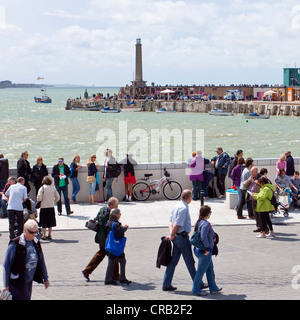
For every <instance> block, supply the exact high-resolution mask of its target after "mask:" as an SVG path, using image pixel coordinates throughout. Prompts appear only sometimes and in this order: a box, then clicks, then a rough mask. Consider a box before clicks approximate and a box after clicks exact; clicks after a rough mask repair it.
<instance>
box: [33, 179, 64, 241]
mask: <svg viewBox="0 0 300 320" xmlns="http://www.w3.org/2000/svg"><path fill="white" fill-rule="evenodd" d="M52 182H53V181H52V179H51V178H50V177H44V179H43V182H42V183H43V186H42V187H41V188H40V189H39V192H38V195H37V201H41V210H40V222H39V225H40V227H42V232H43V237H42V239H43V240H46V239H49V240H52V228H53V227H56V219H55V209H54V206H55V204H56V203H57V202H58V201H59V199H60V196H59V194H58V192H57V190H56V189H55V187H54V185H53V184H52ZM47 228H48V236H46V229H47Z"/></svg>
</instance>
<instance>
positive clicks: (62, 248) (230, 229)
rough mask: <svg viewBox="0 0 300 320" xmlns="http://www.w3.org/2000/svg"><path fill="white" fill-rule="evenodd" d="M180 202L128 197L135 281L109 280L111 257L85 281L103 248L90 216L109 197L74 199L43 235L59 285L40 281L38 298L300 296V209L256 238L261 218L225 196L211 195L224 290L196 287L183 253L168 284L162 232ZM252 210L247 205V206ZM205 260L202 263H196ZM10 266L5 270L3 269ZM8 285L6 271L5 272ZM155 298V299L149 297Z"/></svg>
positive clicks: (193, 208)
mask: <svg viewBox="0 0 300 320" xmlns="http://www.w3.org/2000/svg"><path fill="white" fill-rule="evenodd" d="M174 204H175V202H172V201H156V202H152V201H148V202H145V203H125V202H121V203H120V209H121V212H122V222H123V223H126V224H128V225H129V226H130V229H128V231H127V238H128V240H127V245H126V250H125V252H126V259H127V269H126V273H127V278H128V279H130V280H132V281H133V283H132V284H131V285H129V286H121V285H117V286H105V285H104V275H105V270H106V266H107V260H106V259H105V260H104V261H103V263H101V264H100V266H99V267H98V268H97V269H96V270H95V271H94V273H93V274H92V275H91V282H89V283H87V282H85V280H84V278H83V277H82V274H81V270H82V269H83V268H84V267H85V265H86V264H87V263H88V262H89V260H90V259H91V258H92V256H93V255H94V253H95V252H96V251H97V250H98V247H97V245H96V244H95V243H94V233H93V232H92V231H90V230H87V229H85V227H84V225H85V222H86V221H87V220H88V219H89V218H93V217H95V216H96V214H97V212H98V210H99V207H100V206H101V205H88V204H79V205H73V206H72V210H73V211H74V214H73V215H71V216H69V217H67V216H66V215H65V214H64V215H62V216H57V217H56V218H57V227H56V228H55V230H54V232H53V238H54V239H53V241H51V242H50V241H42V246H43V250H44V254H45V258H46V263H47V268H48V273H49V276H50V279H49V280H50V283H51V286H50V288H49V289H48V290H46V291H45V289H44V287H43V286H41V285H37V284H34V288H33V296H32V299H33V300H116V301H117V300H131V301H136V300H144V301H147V300H191V301H192V300H211V299H213V300H215V299H218V300H254V299H259V300H263V299H268V300H273V299H274V300H275V299H295V300H296V299H299V297H300V289H298V286H300V285H299V284H297V273H299V272H300V266H298V265H300V253H299V246H298V243H299V241H300V235H299V227H300V225H299V224H298V223H299V222H300V211H295V210H291V212H290V216H289V217H288V218H284V217H283V216H276V217H274V218H273V222H274V230H275V233H276V237H275V238H274V239H256V235H257V234H256V233H253V232H252V231H253V229H254V228H255V222H254V221H253V220H250V219H245V220H238V219H237V218H236V213H235V211H234V210H229V209H228V208H227V207H226V205H225V201H224V200H208V201H206V204H209V205H211V207H212V212H213V214H212V217H211V223H212V224H213V226H214V230H215V231H216V232H217V233H218V234H219V236H220V245H219V255H218V257H214V258H213V261H214V264H215V273H216V281H217V284H218V285H219V286H220V287H222V288H223V293H222V294H219V295H214V296H212V295H208V296H207V297H195V296H193V295H191V288H192V281H191V279H190V277H189V274H188V272H187V269H186V267H185V264H184V262H183V260H182V259H181V260H180V262H179V264H178V266H177V268H176V272H175V276H174V279H173V285H174V286H177V288H178V290H177V291H175V292H163V291H162V290H161V284H162V278H163V275H164V271H165V267H162V268H161V269H158V268H156V255H157V250H158V246H159V244H160V238H161V237H162V236H164V235H167V234H168V229H167V226H168V218H169V214H170V211H171V209H172V208H173V206H174ZM199 207H200V202H196V201H193V202H192V203H191V204H190V212H191V216H192V221H193V223H194V222H195V221H196V220H197V215H198V212H199ZM245 213H246V212H245ZM7 230H8V222H7V219H0V233H1V237H0V269H1V268H2V266H1V264H2V263H3V259H4V255H5V251H6V248H7V243H8V232H7ZM196 265H197V264H196ZM293 272H294V273H293ZM0 274H2V270H0ZM0 285H1V286H2V279H1V280H0ZM148 302H149V301H148Z"/></svg>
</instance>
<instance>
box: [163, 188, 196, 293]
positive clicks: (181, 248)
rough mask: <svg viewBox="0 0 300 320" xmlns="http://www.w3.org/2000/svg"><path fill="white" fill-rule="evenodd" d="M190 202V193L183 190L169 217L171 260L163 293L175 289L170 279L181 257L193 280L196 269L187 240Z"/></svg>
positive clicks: (188, 240)
mask: <svg viewBox="0 0 300 320" xmlns="http://www.w3.org/2000/svg"><path fill="white" fill-rule="evenodd" d="M191 201H192V191H191V190H184V191H183V192H182V195H181V201H180V202H179V203H178V204H177V205H176V206H175V207H174V208H173V210H172V212H171V216H170V222H169V230H170V235H169V236H168V237H167V238H168V239H170V240H171V241H172V242H173V251H172V259H171V262H170V263H169V265H168V266H167V269H166V272H165V275H164V279H163V286H162V289H163V291H174V290H176V289H177V288H176V287H173V286H172V279H173V275H174V272H175V268H176V266H177V264H178V261H179V259H180V257H181V255H182V256H183V259H184V262H185V264H186V267H187V269H188V271H189V273H190V276H191V278H192V280H194V277H195V274H196V269H195V260H194V257H193V253H192V248H191V244H190V239H189V233H190V232H191V216H190V213H189V204H190V203H191Z"/></svg>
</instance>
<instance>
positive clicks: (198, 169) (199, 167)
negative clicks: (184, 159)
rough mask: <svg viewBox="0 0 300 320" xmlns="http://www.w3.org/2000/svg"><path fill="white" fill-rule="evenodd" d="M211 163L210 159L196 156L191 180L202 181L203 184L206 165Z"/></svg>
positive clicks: (193, 161) (193, 160)
mask: <svg viewBox="0 0 300 320" xmlns="http://www.w3.org/2000/svg"><path fill="white" fill-rule="evenodd" d="M208 163H209V160H208V159H205V158H203V157H201V156H200V155H196V156H195V157H194V158H193V159H192V161H191V164H190V168H191V173H190V180H191V181H195V180H200V181H201V182H203V181H204V174H203V171H204V169H205V165H206V164H208Z"/></svg>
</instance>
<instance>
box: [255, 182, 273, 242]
mask: <svg viewBox="0 0 300 320" xmlns="http://www.w3.org/2000/svg"><path fill="white" fill-rule="evenodd" d="M258 183H259V184H260V186H261V188H260V190H259V193H254V194H253V198H254V199H255V200H257V204H256V208H255V211H256V212H258V214H259V217H260V221H261V234H260V235H258V236H257V237H256V238H266V237H274V236H275V233H274V231H273V224H272V221H271V219H270V212H273V211H275V208H274V206H273V205H272V204H271V199H272V197H273V193H274V191H275V187H274V186H273V185H272V184H270V183H269V181H268V179H267V178H266V177H260V178H259V179H258ZM268 227H269V229H270V233H268V234H267V235H266V232H267V230H268Z"/></svg>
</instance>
